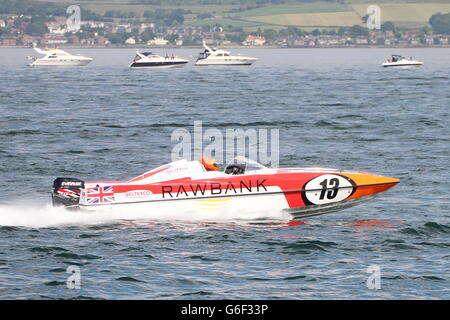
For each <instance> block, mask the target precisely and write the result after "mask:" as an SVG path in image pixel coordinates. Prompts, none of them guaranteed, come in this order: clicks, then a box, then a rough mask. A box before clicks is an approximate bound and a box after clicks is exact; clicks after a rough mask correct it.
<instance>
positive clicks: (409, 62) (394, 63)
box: [382, 54, 423, 68]
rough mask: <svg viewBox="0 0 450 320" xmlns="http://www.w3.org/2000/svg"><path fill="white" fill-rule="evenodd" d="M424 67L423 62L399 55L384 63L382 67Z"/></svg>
mask: <svg viewBox="0 0 450 320" xmlns="http://www.w3.org/2000/svg"><path fill="white" fill-rule="evenodd" d="M421 65H423V62H421V61H417V60H413V58H412V57H410V58H405V57H403V56H401V55H399V54H393V55H392V58H391V59H390V60H386V61H385V62H383V64H382V66H383V67H385V68H392V67H417V66H421Z"/></svg>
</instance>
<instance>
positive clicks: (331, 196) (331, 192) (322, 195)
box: [319, 178, 339, 200]
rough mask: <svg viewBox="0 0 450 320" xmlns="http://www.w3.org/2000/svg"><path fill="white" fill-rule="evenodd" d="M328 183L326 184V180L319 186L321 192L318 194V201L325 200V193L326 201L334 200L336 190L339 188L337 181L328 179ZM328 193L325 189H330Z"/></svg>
mask: <svg viewBox="0 0 450 320" xmlns="http://www.w3.org/2000/svg"><path fill="white" fill-rule="evenodd" d="M329 181H330V182H329V183H328V179H325V180H323V181H322V182H321V183H320V185H321V186H322V192H321V193H320V197H319V200H323V199H324V198H325V193H326V195H327V199H334V198H336V196H337V194H338V190H339V189H338V188H339V179H337V178H331V179H329ZM331 188H333V189H332V190H329V191H328V192H326V191H327V189H331Z"/></svg>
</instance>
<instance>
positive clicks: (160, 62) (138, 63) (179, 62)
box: [130, 51, 189, 68]
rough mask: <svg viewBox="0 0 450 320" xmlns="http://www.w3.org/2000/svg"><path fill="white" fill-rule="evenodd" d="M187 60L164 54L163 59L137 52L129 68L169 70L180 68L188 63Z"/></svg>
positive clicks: (158, 56) (147, 53)
mask: <svg viewBox="0 0 450 320" xmlns="http://www.w3.org/2000/svg"><path fill="white" fill-rule="evenodd" d="M188 62H189V60H186V59H181V58H178V57H176V56H175V55H173V54H172V55H170V56H169V55H168V54H166V56H165V57H161V56H160V55H157V54H154V53H152V52H142V53H141V52H139V51H136V57H135V58H134V59H133V62H132V63H131V64H130V68H138V67H144V68H150V67H151V68H171V67H181V66H183V65H185V64H186V63H188Z"/></svg>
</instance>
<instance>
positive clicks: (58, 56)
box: [28, 46, 93, 66]
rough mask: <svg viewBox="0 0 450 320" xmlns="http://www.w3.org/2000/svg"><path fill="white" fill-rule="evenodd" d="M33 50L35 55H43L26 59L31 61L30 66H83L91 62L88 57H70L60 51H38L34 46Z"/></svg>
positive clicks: (47, 49) (68, 54) (46, 49)
mask: <svg viewBox="0 0 450 320" xmlns="http://www.w3.org/2000/svg"><path fill="white" fill-rule="evenodd" d="M33 49H34V50H35V51H36V52H37V53H40V54H43V55H44V57H42V58H37V57H34V56H29V57H28V59H30V60H33V62H32V63H30V66H85V65H87V64H89V63H90V62H91V61H92V60H93V59H92V58H88V57H83V56H79V55H72V54H70V53H68V52H66V51H63V50H61V49H49V48H44V49H39V48H38V47H36V46H33Z"/></svg>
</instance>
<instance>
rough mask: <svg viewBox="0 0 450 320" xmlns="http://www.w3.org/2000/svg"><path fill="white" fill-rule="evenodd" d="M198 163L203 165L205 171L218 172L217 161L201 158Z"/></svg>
mask: <svg viewBox="0 0 450 320" xmlns="http://www.w3.org/2000/svg"><path fill="white" fill-rule="evenodd" d="M199 161H200V163H201V164H202V165H203V167H204V168H205V170H206V171H220V168H219V166H218V165H217V161H216V160H214V159H211V158H208V157H201V158H200V160H199Z"/></svg>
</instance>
